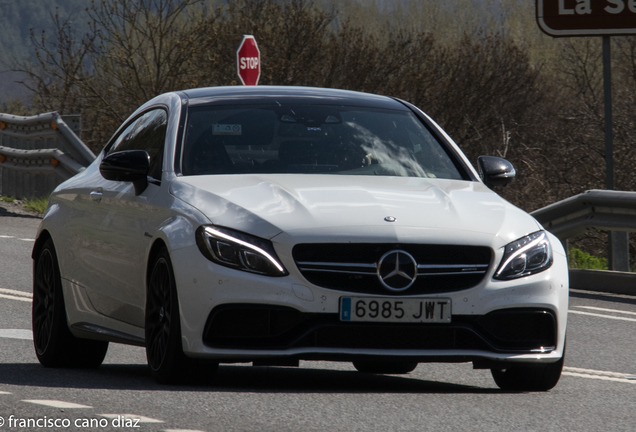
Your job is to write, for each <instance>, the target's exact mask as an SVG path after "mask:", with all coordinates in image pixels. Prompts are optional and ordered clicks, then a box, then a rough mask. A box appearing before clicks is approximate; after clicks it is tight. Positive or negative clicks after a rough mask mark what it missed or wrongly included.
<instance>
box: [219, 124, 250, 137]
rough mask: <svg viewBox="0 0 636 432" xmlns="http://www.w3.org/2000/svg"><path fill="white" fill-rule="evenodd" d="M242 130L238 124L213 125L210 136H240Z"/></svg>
mask: <svg viewBox="0 0 636 432" xmlns="http://www.w3.org/2000/svg"><path fill="white" fill-rule="evenodd" d="M242 134H243V128H242V127H241V125H240V124H218V123H217V124H215V125H213V126H212V135H242Z"/></svg>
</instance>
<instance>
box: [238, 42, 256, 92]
mask: <svg viewBox="0 0 636 432" xmlns="http://www.w3.org/2000/svg"><path fill="white" fill-rule="evenodd" d="M236 71H237V72H238V76H239V78H241V82H243V84H244V85H257V84H258V79H259V78H260V77H261V52H260V51H259V50H258V45H256V39H254V36H251V35H245V36H243V40H242V41H241V44H240V45H239V47H238V49H237V50H236Z"/></svg>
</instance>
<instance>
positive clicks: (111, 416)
mask: <svg viewBox="0 0 636 432" xmlns="http://www.w3.org/2000/svg"><path fill="white" fill-rule="evenodd" d="M99 415H100V416H102V417H106V418H109V419H123V420H139V423H163V420H157V419H153V418H150V417H144V416H140V415H137V414H99Z"/></svg>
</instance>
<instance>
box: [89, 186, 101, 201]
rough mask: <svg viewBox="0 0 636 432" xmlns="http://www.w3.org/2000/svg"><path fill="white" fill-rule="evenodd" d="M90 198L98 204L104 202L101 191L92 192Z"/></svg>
mask: <svg viewBox="0 0 636 432" xmlns="http://www.w3.org/2000/svg"><path fill="white" fill-rule="evenodd" d="M90 196H91V200H93V201H94V202H97V203H98V202H100V201H101V200H102V191H101V189H98V190H94V191H91V193H90Z"/></svg>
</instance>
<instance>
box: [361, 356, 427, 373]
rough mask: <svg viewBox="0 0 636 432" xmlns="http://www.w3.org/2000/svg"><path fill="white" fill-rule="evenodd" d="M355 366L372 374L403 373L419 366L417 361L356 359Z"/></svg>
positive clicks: (363, 371)
mask: <svg viewBox="0 0 636 432" xmlns="http://www.w3.org/2000/svg"><path fill="white" fill-rule="evenodd" d="M353 367H355V368H356V370H357V371H358V372H362V373H371V374H388V375H403V374H407V373H409V372H413V371H414V370H415V368H416V367H417V362H399V361H385V362H383V361H368V360H363V361H354V362H353Z"/></svg>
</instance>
